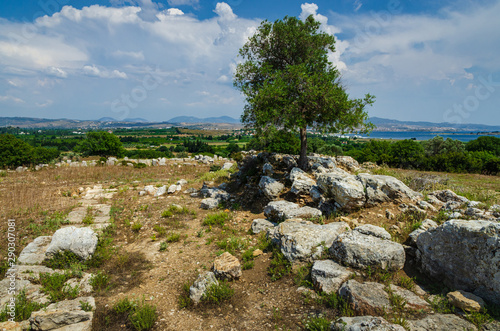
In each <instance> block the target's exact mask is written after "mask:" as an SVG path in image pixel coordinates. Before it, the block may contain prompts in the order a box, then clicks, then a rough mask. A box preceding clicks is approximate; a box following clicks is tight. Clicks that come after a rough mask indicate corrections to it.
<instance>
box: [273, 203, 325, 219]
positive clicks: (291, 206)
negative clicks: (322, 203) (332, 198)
mask: <svg viewBox="0 0 500 331" xmlns="http://www.w3.org/2000/svg"><path fill="white" fill-rule="evenodd" d="M264 215H265V216H266V217H267V218H268V219H270V220H276V221H282V220H285V219H292V218H313V217H321V215H322V213H321V211H320V210H318V209H316V208H312V207H308V206H306V207H300V206H299V205H298V204H296V203H293V202H289V201H285V200H280V201H271V202H270V203H269V204H268V205H267V206H266V207H265V208H264Z"/></svg>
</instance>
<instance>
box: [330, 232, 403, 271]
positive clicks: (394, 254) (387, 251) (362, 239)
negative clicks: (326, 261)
mask: <svg viewBox="0 0 500 331" xmlns="http://www.w3.org/2000/svg"><path fill="white" fill-rule="evenodd" d="M329 251H330V253H331V254H332V255H333V257H334V259H335V260H336V261H338V262H340V263H342V264H347V265H348V266H351V267H354V268H362V269H365V268H367V267H369V266H370V267H376V268H380V269H388V270H400V269H402V268H403V267H404V264H405V260H406V255H405V250H404V248H403V245H401V244H398V243H396V242H393V241H390V240H385V239H380V238H378V237H375V236H372V235H366V234H363V233H360V232H358V231H349V232H344V233H342V234H340V235H339V236H338V237H337V238H336V239H335V240H334V241H333V243H332V245H331V246H330V249H329Z"/></svg>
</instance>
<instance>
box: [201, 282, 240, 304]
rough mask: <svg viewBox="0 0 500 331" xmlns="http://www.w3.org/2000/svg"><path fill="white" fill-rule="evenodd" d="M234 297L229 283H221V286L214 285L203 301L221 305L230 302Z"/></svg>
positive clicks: (208, 290)
mask: <svg viewBox="0 0 500 331" xmlns="http://www.w3.org/2000/svg"><path fill="white" fill-rule="evenodd" d="M233 295H234V290H233V289H232V288H231V287H229V285H228V283H227V281H223V282H219V284H212V285H211V286H210V287H209V288H208V289H207V291H206V292H205V294H204V295H203V297H202V298H201V300H202V301H204V302H206V303H209V304H216V305H218V304H220V303H222V302H223V301H226V300H229V299H231V298H232V296H233Z"/></svg>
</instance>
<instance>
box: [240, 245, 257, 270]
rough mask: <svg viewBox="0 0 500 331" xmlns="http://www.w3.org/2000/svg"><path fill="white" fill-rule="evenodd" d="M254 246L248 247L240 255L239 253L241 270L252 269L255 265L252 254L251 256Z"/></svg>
mask: <svg viewBox="0 0 500 331" xmlns="http://www.w3.org/2000/svg"><path fill="white" fill-rule="evenodd" d="M255 249H256V248H250V249H249V250H246V251H245V252H244V253H243V254H242V255H241V259H242V260H243V265H242V266H241V268H242V269H243V270H249V269H252V268H253V267H254V265H255V262H254V258H255V257H254V256H253V252H254V251H255Z"/></svg>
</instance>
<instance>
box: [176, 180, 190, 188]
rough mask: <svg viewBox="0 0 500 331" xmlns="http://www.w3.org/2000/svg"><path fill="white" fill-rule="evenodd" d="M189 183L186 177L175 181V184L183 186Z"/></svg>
mask: <svg viewBox="0 0 500 331" xmlns="http://www.w3.org/2000/svg"><path fill="white" fill-rule="evenodd" d="M187 183H188V182H187V180H185V179H179V180H178V181H177V183H175V184H176V185H181V186H183V185H186V184H187Z"/></svg>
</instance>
